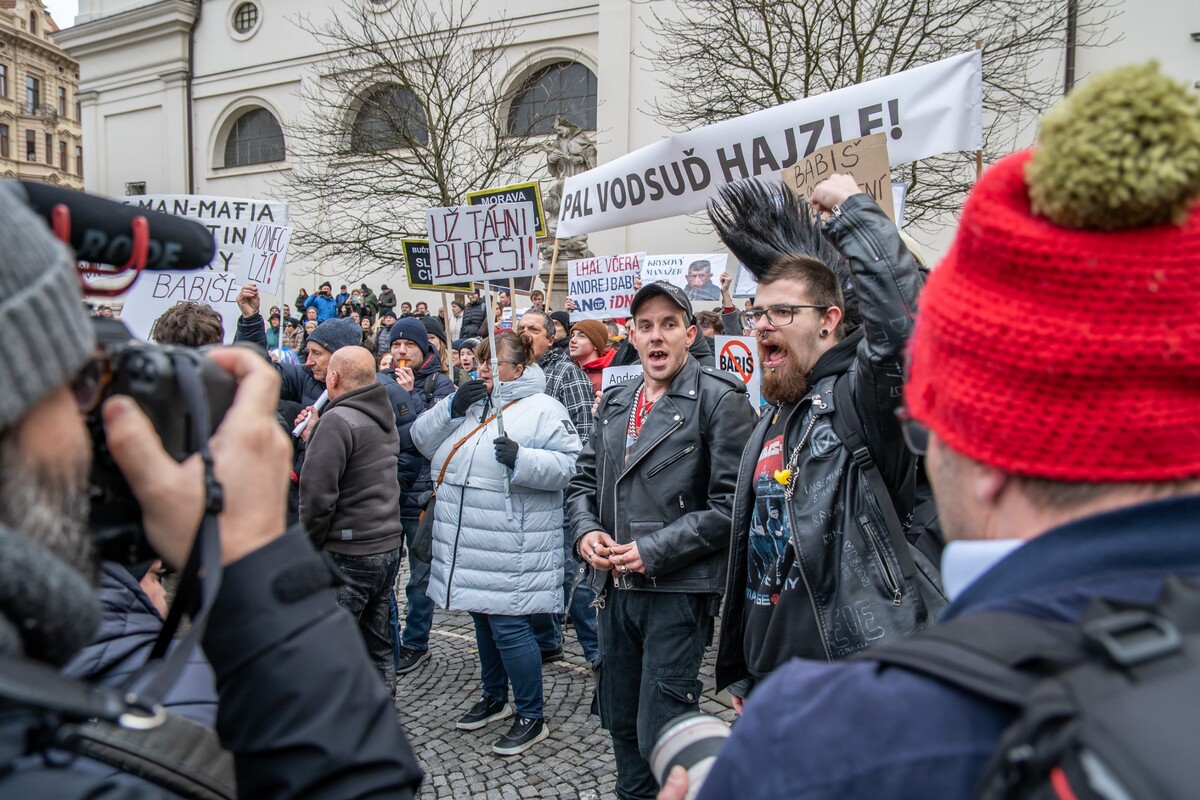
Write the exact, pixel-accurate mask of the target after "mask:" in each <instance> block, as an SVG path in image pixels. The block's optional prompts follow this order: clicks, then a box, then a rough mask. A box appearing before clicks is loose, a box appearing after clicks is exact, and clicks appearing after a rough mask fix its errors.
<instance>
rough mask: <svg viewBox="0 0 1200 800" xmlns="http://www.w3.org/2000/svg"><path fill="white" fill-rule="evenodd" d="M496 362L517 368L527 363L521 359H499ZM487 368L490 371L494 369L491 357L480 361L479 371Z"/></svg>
mask: <svg viewBox="0 0 1200 800" xmlns="http://www.w3.org/2000/svg"><path fill="white" fill-rule="evenodd" d="M496 363H497V364H508V365H509V366H510V367H512V368H513V369H516V368H517V367H523V366H525V365H524V364H522V363H521V362H520V361H497V362H496ZM485 369H486V370H487V371H488V372H491V371H492V362H491V360H490V359H489V360H484V361H480V362H479V371H480V372H483V371H484V370H485Z"/></svg>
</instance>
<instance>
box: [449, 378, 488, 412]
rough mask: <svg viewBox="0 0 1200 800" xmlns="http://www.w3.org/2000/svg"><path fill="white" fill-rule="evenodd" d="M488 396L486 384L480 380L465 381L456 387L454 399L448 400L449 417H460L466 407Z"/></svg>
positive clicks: (465, 410)
mask: <svg viewBox="0 0 1200 800" xmlns="http://www.w3.org/2000/svg"><path fill="white" fill-rule="evenodd" d="M487 396H488V390H487V386H485V385H484V383H483V381H481V380H473V381H467V382H466V383H464V384H463V385H462V386H460V387H458V391H457V392H455V393H454V399H453V400H452V401H450V417H451V419H453V418H455V417H461V416H463V415H464V414H466V413H467V409H468V408H470V407H471V406H473V405H475V404H476V403H478V402H479V401H480V400H482V399H483V398H485V397H487Z"/></svg>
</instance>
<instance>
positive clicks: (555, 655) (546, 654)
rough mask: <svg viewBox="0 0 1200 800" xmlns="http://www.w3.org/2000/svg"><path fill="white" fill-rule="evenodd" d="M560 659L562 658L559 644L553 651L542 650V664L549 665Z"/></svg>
mask: <svg viewBox="0 0 1200 800" xmlns="http://www.w3.org/2000/svg"><path fill="white" fill-rule="evenodd" d="M562 658H563V651H562V645H561V644H560V645H559V646H558V647H556V648H554V649H553V650H543V651H542V663H543V664H550V663H552V662H555V661H562Z"/></svg>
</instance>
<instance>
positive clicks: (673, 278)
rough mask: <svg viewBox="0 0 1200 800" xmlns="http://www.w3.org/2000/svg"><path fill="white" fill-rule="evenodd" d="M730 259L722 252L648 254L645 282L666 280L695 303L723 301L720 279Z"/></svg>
mask: <svg viewBox="0 0 1200 800" xmlns="http://www.w3.org/2000/svg"><path fill="white" fill-rule="evenodd" d="M728 261H729V256H727V255H723V254H721V253H699V254H696V253H693V254H688V255H670V256H647V257H646V260H645V261H644V262H643V263H642V285H643V286H645V285H646V284H647V283H653V282H654V281H666V282H667V283H672V284H674V285H676V286H678V287H679V288H680V289H683V293H684V294H686V295H687V298H688V299H689V300H691V301H692V302H693V303H719V302H720V301H721V286H720V284H719V283H718V281H719V280H720V275H721V273H723V272H724V271H725V265H726V263H727V262H728ZM689 276H690V277H691V281H690V282H689V280H688V279H689Z"/></svg>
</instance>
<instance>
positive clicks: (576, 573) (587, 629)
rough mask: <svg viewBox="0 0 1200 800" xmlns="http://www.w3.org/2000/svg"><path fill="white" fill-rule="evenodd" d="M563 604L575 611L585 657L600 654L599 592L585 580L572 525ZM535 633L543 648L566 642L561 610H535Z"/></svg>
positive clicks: (566, 535)
mask: <svg viewBox="0 0 1200 800" xmlns="http://www.w3.org/2000/svg"><path fill="white" fill-rule="evenodd" d="M563 550H564V552H563V607H564V608H566V609H567V613H569V614H570V615H571V622H572V623H573V624H574V625H575V636H576V638H577V639H578V640H579V646H580V647H581V648H583V657H584V658H586V659H587V660H588V661H589V662H590V663H593V664H594V663H595V662H596V661H597V660H598V659H599V658H600V640H599V636H598V635H597V633H596V609H594V608H592V601H594V600H595V599H596V593H595V592H593V591H592V587H591V586H589V585H588V582H587V581H585V580H583V572H582V571H581V570H580V566H581V564H580V562H579V560H578V559H576V558H575V542H574V540H573V539H572V538H571V529H570V528H564V529H563ZM533 635H534V637H535V638H536V639H537V643H538V647H540V648H541V649H542V650H546V651H549V650H555V649H557V648H558V647H559V646H560V645H562V643H563V635H562V622H561V621H560V620H559V618H558V615H557V614H535V615H534V620H533Z"/></svg>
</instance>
